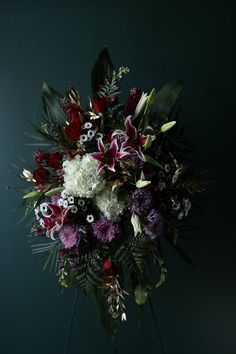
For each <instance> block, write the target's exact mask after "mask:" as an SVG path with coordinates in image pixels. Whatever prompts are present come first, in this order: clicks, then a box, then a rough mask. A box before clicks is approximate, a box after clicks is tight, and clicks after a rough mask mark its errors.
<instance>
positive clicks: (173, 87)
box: [153, 79, 184, 116]
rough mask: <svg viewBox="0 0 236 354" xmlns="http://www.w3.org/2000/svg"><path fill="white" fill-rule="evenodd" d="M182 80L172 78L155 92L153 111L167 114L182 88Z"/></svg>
mask: <svg viewBox="0 0 236 354" xmlns="http://www.w3.org/2000/svg"><path fill="white" fill-rule="evenodd" d="M183 86H184V83H183V81H182V80H180V79H179V80H174V81H171V82H169V83H167V84H165V85H164V86H163V87H162V88H161V89H160V90H159V91H158V92H157V93H156V98H155V102H154V104H153V111H156V112H157V113H158V114H164V115H165V116H168V115H169V114H170V113H171V111H172V109H173V108H174V105H175V102H176V100H177V98H178V96H179V95H180V93H181V91H182V89H183Z"/></svg>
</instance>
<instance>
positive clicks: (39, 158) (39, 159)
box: [34, 150, 49, 165]
mask: <svg viewBox="0 0 236 354" xmlns="http://www.w3.org/2000/svg"><path fill="white" fill-rule="evenodd" d="M48 156H49V153H47V152H42V151H40V150H38V151H37V152H36V154H35V156H34V158H35V162H36V163H37V164H38V165H41V164H42V163H43V161H46V160H47V159H48Z"/></svg>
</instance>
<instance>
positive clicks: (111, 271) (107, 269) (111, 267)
mask: <svg viewBox="0 0 236 354" xmlns="http://www.w3.org/2000/svg"><path fill="white" fill-rule="evenodd" d="M102 271H103V273H104V274H105V275H107V276H112V275H116V274H117V267H116V265H115V264H114V263H113V262H111V261H109V260H108V259H106V260H105V261H104V262H103V265H102Z"/></svg>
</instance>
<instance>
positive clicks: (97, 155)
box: [91, 138, 128, 172]
mask: <svg viewBox="0 0 236 354" xmlns="http://www.w3.org/2000/svg"><path fill="white" fill-rule="evenodd" d="M98 149H99V152H93V153H92V154H91V156H92V157H93V158H94V159H96V160H98V161H99V165H98V167H97V171H98V172H100V171H101V170H102V169H103V168H104V167H106V166H107V168H108V170H110V171H113V172H115V162H116V159H122V158H123V157H124V156H126V155H128V152H125V151H122V150H121V151H118V150H119V146H118V143H117V139H114V140H112V142H111V144H110V146H109V147H108V146H107V145H104V143H103V141H102V139H101V138H99V139H98Z"/></svg>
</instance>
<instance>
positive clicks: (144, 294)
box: [134, 281, 149, 305]
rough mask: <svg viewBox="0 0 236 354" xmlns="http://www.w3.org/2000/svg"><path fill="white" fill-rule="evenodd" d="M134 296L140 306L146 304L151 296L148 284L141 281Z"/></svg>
mask: <svg viewBox="0 0 236 354" xmlns="http://www.w3.org/2000/svg"><path fill="white" fill-rule="evenodd" d="M134 295H135V301H136V303H137V304H138V305H143V304H145V302H146V301H147V299H148V295H149V291H148V284H147V283H146V282H145V281H141V282H140V283H139V284H138V285H137V287H136V288H135V291H134Z"/></svg>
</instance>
